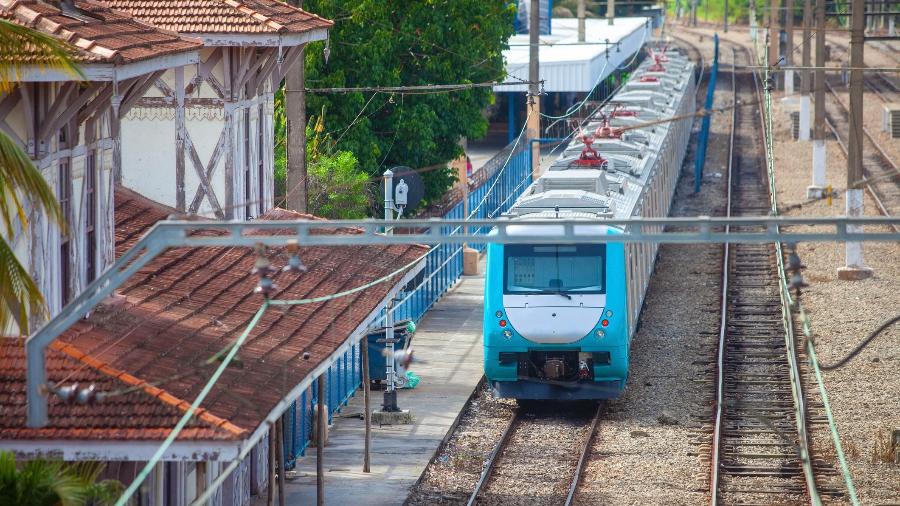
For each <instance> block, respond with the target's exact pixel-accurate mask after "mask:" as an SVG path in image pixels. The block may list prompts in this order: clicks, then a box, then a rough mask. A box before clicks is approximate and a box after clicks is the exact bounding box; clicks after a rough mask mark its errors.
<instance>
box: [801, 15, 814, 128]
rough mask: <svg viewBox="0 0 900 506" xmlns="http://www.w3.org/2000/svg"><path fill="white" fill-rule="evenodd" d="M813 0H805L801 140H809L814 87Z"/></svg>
mask: <svg viewBox="0 0 900 506" xmlns="http://www.w3.org/2000/svg"><path fill="white" fill-rule="evenodd" d="M811 25H812V0H803V66H804V67H807V68H806V69H804V70H802V71H801V72H800V140H801V141H808V140H809V120H810V117H809V112H810V111H809V92H810V90H811V89H812V86H811V84H812V83H810V80H811V79H812V73H811V72H810V71H809V67H810V66H811V61H810V53H811V49H812V47H811V46H812V42H811V41H810V40H809V39H810V30H811V28H812V26H811Z"/></svg>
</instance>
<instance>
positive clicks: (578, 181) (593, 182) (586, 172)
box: [536, 169, 606, 195]
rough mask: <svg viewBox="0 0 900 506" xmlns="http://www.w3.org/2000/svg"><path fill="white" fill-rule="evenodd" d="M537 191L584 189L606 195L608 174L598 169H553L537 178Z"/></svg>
mask: <svg viewBox="0 0 900 506" xmlns="http://www.w3.org/2000/svg"><path fill="white" fill-rule="evenodd" d="M536 187H537V188H536V189H537V192H536V193H544V192H548V191H552V190H582V191H585V192H589V193H596V194H597V195H606V176H605V175H604V173H603V171H601V170H598V169H568V170H551V171H547V173H546V174H544V175H543V176H541V178H540V179H538V180H537V184H536Z"/></svg>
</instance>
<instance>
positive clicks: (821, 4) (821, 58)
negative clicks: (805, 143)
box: [806, 0, 826, 198]
mask: <svg viewBox="0 0 900 506" xmlns="http://www.w3.org/2000/svg"><path fill="white" fill-rule="evenodd" d="M825 1H826V0H816V70H815V79H814V81H813V82H814V85H815V88H814V92H813V99H814V101H815V104H814V105H815V107H814V111H815V121H813V152H812V184H811V185H810V186H809V187H808V188H807V189H806V195H807V196H808V197H809V198H819V197H821V196H822V192H823V191H824V190H825V154H826V151H825Z"/></svg>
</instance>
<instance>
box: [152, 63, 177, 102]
mask: <svg viewBox="0 0 900 506" xmlns="http://www.w3.org/2000/svg"><path fill="white" fill-rule="evenodd" d="M179 68H183V67H179ZM153 85H154V86H156V89H158V90H159V91H160V92H162V94H163V95H165V96H167V97H169V98H175V90H173V89H172V88H170V87H169V85H168V84H166V82H165V81H164V80H163V79H162V78H161V77H160V78H157V79H156V81H154V82H153Z"/></svg>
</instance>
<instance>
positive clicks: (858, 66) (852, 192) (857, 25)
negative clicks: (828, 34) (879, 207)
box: [838, 0, 872, 280]
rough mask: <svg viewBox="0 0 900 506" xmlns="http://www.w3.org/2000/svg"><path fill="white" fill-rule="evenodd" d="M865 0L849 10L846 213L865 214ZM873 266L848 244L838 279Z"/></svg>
mask: <svg viewBox="0 0 900 506" xmlns="http://www.w3.org/2000/svg"><path fill="white" fill-rule="evenodd" d="M865 9H866V3H865V0H853V3H852V7H851V10H850V12H851V13H852V14H851V16H850V24H851V26H850V141H849V142H848V146H847V201H846V205H847V208H846V209H847V216H848V217H857V216H862V215H863V214H864V213H863V197H864V195H863V187H862V185H861V184H860V182H859V181H860V180H862V178H863V164H862V160H863V156H862V151H863V123H862V119H863V71H862V67H863V65H865V63H864V62H863V43H864V42H865V29H866V16H865ZM861 229H862V227H859V226H848V227H847V232H862V230H861ZM871 275H872V269H869V268H868V267H866V266H865V263H864V261H863V251H862V243H859V242H848V243H846V265H844V267H840V268H839V269H838V278H840V279H847V280H857V279H865V278H868V277H870V276H871Z"/></svg>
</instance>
